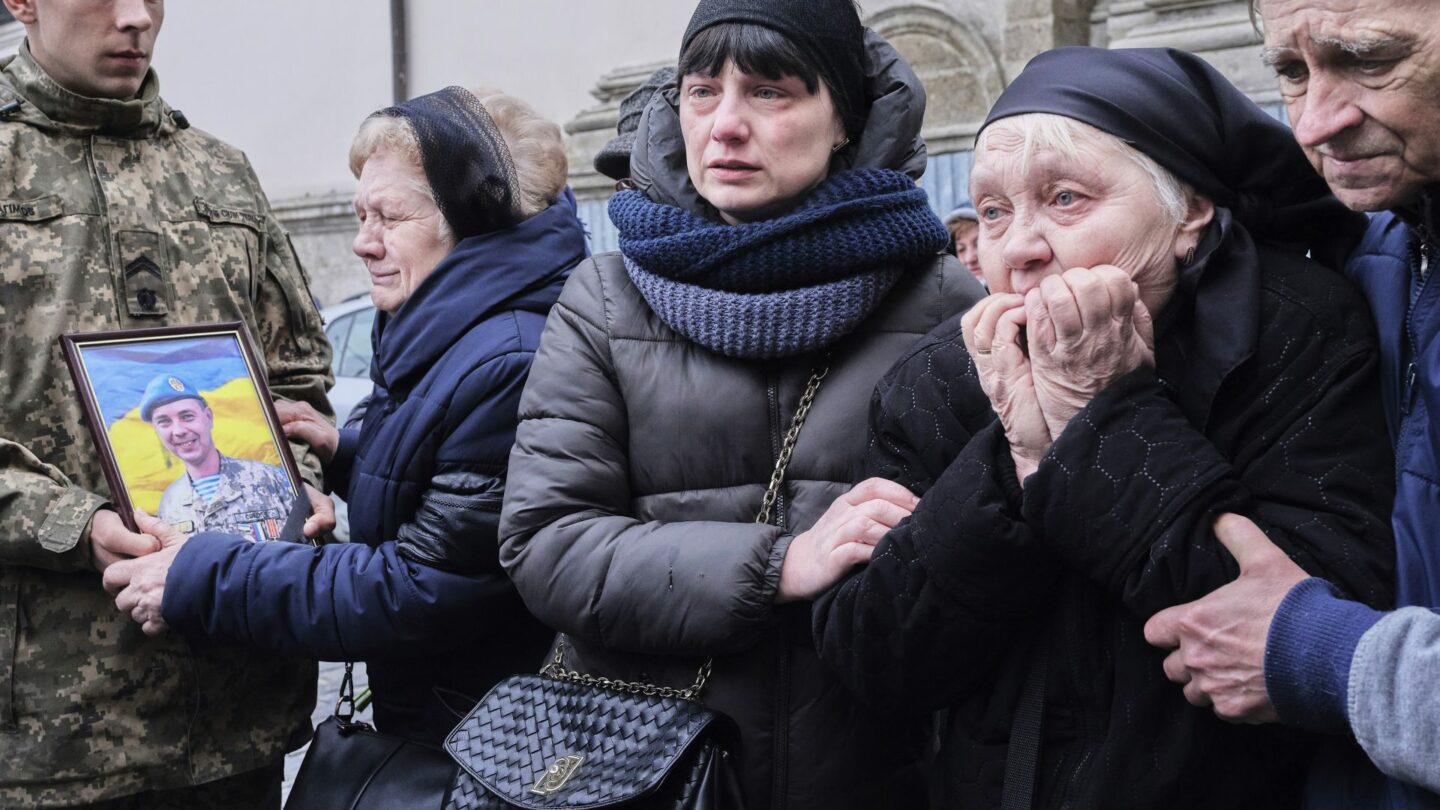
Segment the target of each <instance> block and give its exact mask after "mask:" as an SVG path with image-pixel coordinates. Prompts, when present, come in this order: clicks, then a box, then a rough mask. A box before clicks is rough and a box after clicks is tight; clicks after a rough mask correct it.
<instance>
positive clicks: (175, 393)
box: [140, 374, 209, 422]
mask: <svg viewBox="0 0 1440 810" xmlns="http://www.w3.org/2000/svg"><path fill="white" fill-rule="evenodd" d="M182 399H198V400H200V404H202V405H205V406H206V407H209V403H207V402H206V401H205V397H202V396H200V392H199V391H196V390H195V386H193V385H191V384H190V383H188V382H185V381H184V380H182V379H180V378H179V377H176V376H175V375H174V374H159V375H156V376H155V378H154V379H152V380H151V381H150V384H149V385H147V386H145V395H144V396H143V397H141V398H140V418H141V419H143V420H145V421H146V422H149V421H150V414H151V413H152V412H153V411H154V410H155V409H156V408H158V407H160V406H161V405H169V404H170V403H172V402H176V401H179V400H182Z"/></svg>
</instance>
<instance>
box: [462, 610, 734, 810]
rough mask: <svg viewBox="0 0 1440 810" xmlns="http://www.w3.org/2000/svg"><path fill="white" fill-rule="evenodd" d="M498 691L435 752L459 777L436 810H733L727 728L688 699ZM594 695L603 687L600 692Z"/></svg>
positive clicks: (523, 686) (532, 679)
mask: <svg viewBox="0 0 1440 810" xmlns="http://www.w3.org/2000/svg"><path fill="white" fill-rule="evenodd" d="M564 649H565V642H564V639H563V637H562V638H561V640H560V641H559V643H557V645H556V647H555V659H554V660H553V661H552V662H551V663H550V664H549V665H547V666H546V667H545V669H544V670H542V674H541V675H516V676H514V677H510V678H506V679H505V680H503V681H501V682H500V683H499V684H498V685H496V687H495V688H494V689H491V690H490V693H489V694H488V695H486V696H485V699H484V700H482V701H480V705H478V706H476V707H475V709H474V711H472V712H471V713H470V715H469V716H468V717H466V718H465V720H464V721H463V722H461V724H460V725H459V727H457V728H456V729H455V730H454V731H453V732H451V733H450V736H449V738H447V739H446V740H445V749H446V750H447V751H449V752H450V755H451V756H452V757H454V759H455V761H456V762H458V763H459V765H460V772H459V774H458V775H457V776H456V779H455V784H454V786H453V788H452V789H451V791H450V798H449V800H448V801H447V803H446V804H445V810H507V809H508V808H515V807H523V808H530V810H542V809H544V810H549V809H550V808H556V809H557V810H558V809H560V808H576V809H577V810H578V808H601V807H624V808H634V810H660V808H665V810H680V809H681V808H684V809H685V810H741V809H742V808H743V807H744V802H743V800H742V798H741V794H740V781H739V777H738V775H737V773H736V770H735V768H736V764H735V759H734V757H732V756H731V755H730V754H729V752H728V751H727V750H726V747H725V745H724V744H723V741H725V740H726V738H727V737H730V736H733V730H732V729H731V728H730V727H729V725H730V721H729V720H728V719H727V718H725V717H724V716H722V715H720V714H718V713H717V712H713V711H711V710H709V709H707V708H705V707H704V706H701V705H700V704H698V703H695V702H694V700H693V697H694V695H696V694H698V692H699V689H700V688H701V687H703V686H704V683H705V677H706V675H707V673H708V662H707V665H706V667H705V668H702V670H701V675H700V676H699V677H698V678H696V682H695V685H694V686H691V687H690V688H689V689H683V690H679V689H670V688H668V687H662V686H655V685H652V684H631V683H625V682H622V681H611V680H609V679H605V678H592V677H591V676H588V675H581V674H579V673H575V672H570V671H567V670H564V669H563V665H562V663H561V662H562V661H563V660H564V659H563V657H564ZM601 683H603V684H604V685H600V684H601Z"/></svg>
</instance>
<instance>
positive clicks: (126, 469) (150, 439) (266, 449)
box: [82, 334, 280, 515]
mask: <svg viewBox="0 0 1440 810" xmlns="http://www.w3.org/2000/svg"><path fill="white" fill-rule="evenodd" d="M82 354H83V356H84V360H85V370H86V373H87V374H88V375H89V376H90V383H91V385H92V387H93V388H94V390H95V398H96V400H97V402H98V403H99V407H100V411H101V415H102V417H103V418H104V420H105V430H106V433H107V434H108V435H109V436H110V446H111V447H112V448H114V451H115V460H116V463H117V464H118V465H119V467H120V476H121V478H123V479H124V481H125V487H126V489H127V490H128V491H129V493H130V499H131V501H133V502H134V504H135V506H136V507H138V508H140V509H143V510H145V511H146V512H149V513H150V514H152V515H153V514H155V511H156V510H157V509H159V507H160V495H161V494H162V493H163V492H164V491H165V488H166V487H167V486H169V485H170V483H171V482H172V481H174V480H175V479H177V478H179V477H180V476H181V475H184V474H185V464H184V463H183V462H182V461H180V459H178V458H176V457H175V456H173V455H171V454H170V453H169V451H167V450H166V449H165V446H164V445H163V444H161V442H160V438H159V437H158V436H156V435H155V429H154V428H153V427H151V426H150V424H149V423H147V422H145V421H143V420H141V418H140V399H141V397H142V396H143V395H144V393H145V386H146V385H147V384H148V383H149V382H150V380H151V379H153V378H154V377H155V375H156V374H162V373H163V374H172V375H174V376H176V377H178V378H180V379H181V380H184V381H185V382H187V383H189V384H190V385H192V386H194V387H195V389H196V390H197V391H199V392H200V395H201V396H203V397H204V398H205V402H206V403H207V404H208V405H209V406H210V409H211V411H213V412H214V414H215V430H214V434H213V435H214V439H215V447H216V448H217V449H219V451H220V452H221V453H223V454H225V455H227V456H230V457H232V458H244V459H249V460H251V461H263V462H265V463H267V464H274V465H277V466H278V465H279V464H280V451H279V448H277V447H276V446H275V442H274V441H273V440H272V439H271V434H270V428H269V424H268V423H267V422H266V420H265V413H264V411H263V410H261V405H260V397H259V394H258V392H257V391H256V390H255V386H254V384H253V383H251V381H250V373H249V369H248V368H247V367H246V365H245V359H244V356H243V355H242V354H241V351H240V345H239V343H238V341H237V340H236V338H235V337H234V335H230V334H223V335H213V336H204V337H185V338H174V339H170V340H155V341H148V342H145V343H114V344H102V345H91V346H86V347H84V348H83V349H82Z"/></svg>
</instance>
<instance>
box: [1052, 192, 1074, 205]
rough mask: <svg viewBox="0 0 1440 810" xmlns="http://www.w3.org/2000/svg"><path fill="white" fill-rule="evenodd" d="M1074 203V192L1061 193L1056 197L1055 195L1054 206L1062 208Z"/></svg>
mask: <svg viewBox="0 0 1440 810" xmlns="http://www.w3.org/2000/svg"><path fill="white" fill-rule="evenodd" d="M1074 202H1075V192H1073V191H1062V192H1060V193H1059V194H1056V195H1055V204H1056V205H1062V206H1064V205H1071V204H1072V203H1074Z"/></svg>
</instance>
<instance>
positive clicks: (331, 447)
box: [275, 399, 340, 536]
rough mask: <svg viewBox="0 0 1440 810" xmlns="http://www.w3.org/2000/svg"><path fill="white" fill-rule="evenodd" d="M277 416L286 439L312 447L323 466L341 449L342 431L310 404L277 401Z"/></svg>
mask: <svg viewBox="0 0 1440 810" xmlns="http://www.w3.org/2000/svg"><path fill="white" fill-rule="evenodd" d="M275 414H276V415H277V416H279V417H280V429H281V430H284V431H285V438H287V439H298V440H299V441H302V442H305V443H306V444H308V445H310V449H311V450H313V451H314V452H315V456H316V457H317V458H319V459H320V463H322V464H329V463H330V460H331V459H333V458H335V451H336V450H337V449H339V447H340V431H338V430H336V429H335V426H334V425H332V424H330V420H329V419H326V418H325V417H323V416H321V415H320V412H319V411H317V410H315V408H313V407H312V406H311V405H310V403H308V402H289V401H287V400H283V399H277V400H275ZM307 536H308V534H307Z"/></svg>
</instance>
